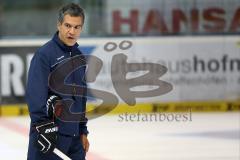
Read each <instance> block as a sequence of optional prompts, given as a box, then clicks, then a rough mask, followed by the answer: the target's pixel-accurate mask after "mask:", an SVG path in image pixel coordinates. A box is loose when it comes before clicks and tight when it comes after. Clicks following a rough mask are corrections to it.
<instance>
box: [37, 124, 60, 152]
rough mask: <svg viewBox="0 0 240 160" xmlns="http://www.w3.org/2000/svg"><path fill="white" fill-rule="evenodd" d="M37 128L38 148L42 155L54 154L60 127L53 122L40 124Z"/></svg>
mask: <svg viewBox="0 0 240 160" xmlns="http://www.w3.org/2000/svg"><path fill="white" fill-rule="evenodd" d="M35 127H36V130H37V132H38V137H37V142H36V145H37V148H39V150H40V151H41V152H42V153H49V152H52V151H53V150H54V148H55V146H56V142H57V131H58V127H57V126H56V125H55V124H54V122H53V121H46V122H42V123H38V124H36V125H35Z"/></svg>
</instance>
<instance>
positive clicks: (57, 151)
mask: <svg viewBox="0 0 240 160" xmlns="http://www.w3.org/2000/svg"><path fill="white" fill-rule="evenodd" d="M53 153H55V154H56V155H58V157H60V158H62V159H63V160H72V159H71V158H69V157H68V156H67V155H66V154H64V153H63V152H62V151H60V150H59V149H57V148H54V150H53Z"/></svg>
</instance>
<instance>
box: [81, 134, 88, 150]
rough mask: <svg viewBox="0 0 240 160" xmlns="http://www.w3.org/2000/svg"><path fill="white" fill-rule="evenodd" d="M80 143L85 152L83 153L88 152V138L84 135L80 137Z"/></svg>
mask: <svg viewBox="0 0 240 160" xmlns="http://www.w3.org/2000/svg"><path fill="white" fill-rule="evenodd" d="M81 141H82V145H83V149H84V150H85V152H88V149H89V141H88V138H87V136H86V135H85V134H82V135H81Z"/></svg>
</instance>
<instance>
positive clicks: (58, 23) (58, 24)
mask: <svg viewBox="0 0 240 160" xmlns="http://www.w3.org/2000/svg"><path fill="white" fill-rule="evenodd" d="M60 26H61V23H60V22H57V29H58V30H59V27H60Z"/></svg>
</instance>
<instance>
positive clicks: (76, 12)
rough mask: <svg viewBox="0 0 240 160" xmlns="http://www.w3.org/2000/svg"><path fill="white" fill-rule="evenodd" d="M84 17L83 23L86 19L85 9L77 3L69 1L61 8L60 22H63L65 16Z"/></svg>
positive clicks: (59, 13)
mask: <svg viewBox="0 0 240 160" xmlns="http://www.w3.org/2000/svg"><path fill="white" fill-rule="evenodd" d="M67 14H68V15H70V16H72V17H82V20H83V23H84V19H85V15H84V10H83V9H82V8H81V7H80V6H79V5H78V4H76V3H69V4H67V5H64V6H63V7H61V8H60V10H59V12H58V22H59V23H61V24H62V22H63V19H64V16H65V15H67Z"/></svg>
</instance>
